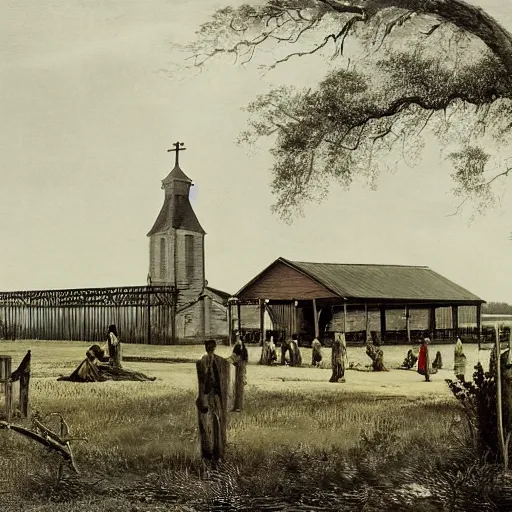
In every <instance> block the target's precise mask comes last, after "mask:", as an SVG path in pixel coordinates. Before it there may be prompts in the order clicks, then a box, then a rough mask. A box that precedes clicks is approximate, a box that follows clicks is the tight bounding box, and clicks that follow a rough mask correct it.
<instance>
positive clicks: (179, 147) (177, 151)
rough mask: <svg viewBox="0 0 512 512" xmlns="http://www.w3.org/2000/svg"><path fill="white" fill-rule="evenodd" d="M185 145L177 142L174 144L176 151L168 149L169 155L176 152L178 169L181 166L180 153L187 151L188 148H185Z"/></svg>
mask: <svg viewBox="0 0 512 512" xmlns="http://www.w3.org/2000/svg"><path fill="white" fill-rule="evenodd" d="M184 145H185V143H184V142H175V143H174V144H173V146H174V149H168V150H167V153H170V152H171V151H175V152H176V163H175V165H176V167H178V165H179V161H180V157H179V153H180V151H185V150H186V149H187V148H184V147H183V146H184Z"/></svg>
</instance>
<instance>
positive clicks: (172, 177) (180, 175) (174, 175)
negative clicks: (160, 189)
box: [162, 165, 192, 185]
mask: <svg viewBox="0 0 512 512" xmlns="http://www.w3.org/2000/svg"><path fill="white" fill-rule="evenodd" d="M172 181H186V182H188V183H192V180H191V179H190V178H189V177H188V176H187V175H186V174H185V173H184V172H183V171H182V170H181V168H180V166H179V165H176V166H175V167H174V169H173V170H172V171H171V172H170V173H169V174H168V175H167V178H165V179H163V180H162V184H163V185H168V184H169V183H171V182H172Z"/></svg>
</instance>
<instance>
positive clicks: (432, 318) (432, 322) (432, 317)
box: [428, 306, 436, 341]
mask: <svg viewBox="0 0 512 512" xmlns="http://www.w3.org/2000/svg"><path fill="white" fill-rule="evenodd" d="M428 330H429V332H430V335H431V336H432V341H434V339H435V335H436V307H435V306H432V307H431V308H430V310H429V319H428Z"/></svg>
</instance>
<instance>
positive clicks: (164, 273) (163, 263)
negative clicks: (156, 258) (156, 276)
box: [160, 238, 167, 279]
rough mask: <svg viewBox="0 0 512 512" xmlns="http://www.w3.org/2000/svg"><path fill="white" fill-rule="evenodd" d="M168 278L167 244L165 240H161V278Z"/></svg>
mask: <svg viewBox="0 0 512 512" xmlns="http://www.w3.org/2000/svg"><path fill="white" fill-rule="evenodd" d="M166 277H167V244H166V243H165V238H160V278H162V279H165V278H166Z"/></svg>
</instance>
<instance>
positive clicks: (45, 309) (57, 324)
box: [0, 286, 177, 345]
mask: <svg viewBox="0 0 512 512" xmlns="http://www.w3.org/2000/svg"><path fill="white" fill-rule="evenodd" d="M176 304H177V291H176V289H175V288H174V287H173V286H129V287H119V288H83V289H68V290H39V291H19V292H0V338H2V339H6V340H16V339H27V340H37V339H39V340H74V341H91V342H100V341H104V340H105V336H106V330H107V327H108V326H109V325H110V324H115V325H116V326H117V328H118V332H119V335H120V337H121V339H122V341H123V343H144V344H160V345H164V344H170V343H174V342H175V340H176V329H175V318H176Z"/></svg>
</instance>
